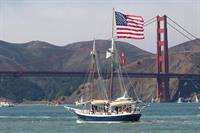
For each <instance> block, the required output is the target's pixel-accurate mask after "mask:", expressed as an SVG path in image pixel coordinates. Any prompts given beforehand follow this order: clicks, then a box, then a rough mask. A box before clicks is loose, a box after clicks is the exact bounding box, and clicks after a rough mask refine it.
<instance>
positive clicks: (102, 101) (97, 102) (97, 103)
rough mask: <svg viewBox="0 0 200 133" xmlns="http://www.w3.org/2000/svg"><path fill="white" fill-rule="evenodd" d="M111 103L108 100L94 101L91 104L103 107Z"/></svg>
mask: <svg viewBox="0 0 200 133" xmlns="http://www.w3.org/2000/svg"><path fill="white" fill-rule="evenodd" d="M108 102H109V101H108V100H92V101H91V104H92V105H103V104H107V103H108Z"/></svg>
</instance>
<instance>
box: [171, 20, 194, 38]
mask: <svg viewBox="0 0 200 133" xmlns="http://www.w3.org/2000/svg"><path fill="white" fill-rule="evenodd" d="M167 18H168V19H169V20H170V21H171V22H173V23H174V24H175V25H177V26H178V27H179V28H181V29H182V30H183V31H185V32H186V33H187V34H189V35H191V36H192V37H193V38H195V39H198V38H197V37H196V36H195V35H193V34H192V33H190V32H189V31H187V30H186V29H185V28H183V27H182V26H181V25H180V24H178V23H177V22H175V21H174V20H173V19H171V18H170V17H168V16H167Z"/></svg>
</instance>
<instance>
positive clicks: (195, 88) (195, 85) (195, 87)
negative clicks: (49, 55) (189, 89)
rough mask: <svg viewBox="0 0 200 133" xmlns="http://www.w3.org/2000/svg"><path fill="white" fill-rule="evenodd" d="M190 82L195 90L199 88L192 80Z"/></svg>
mask: <svg viewBox="0 0 200 133" xmlns="http://www.w3.org/2000/svg"><path fill="white" fill-rule="evenodd" d="M190 81H191V83H192V84H193V86H194V87H195V89H197V88H199V87H198V86H197V85H196V84H195V83H194V82H193V81H192V80H190Z"/></svg>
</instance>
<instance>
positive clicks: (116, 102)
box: [110, 100, 134, 107]
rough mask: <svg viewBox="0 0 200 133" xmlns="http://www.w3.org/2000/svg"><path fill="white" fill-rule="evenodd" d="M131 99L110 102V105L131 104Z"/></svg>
mask: <svg viewBox="0 0 200 133" xmlns="http://www.w3.org/2000/svg"><path fill="white" fill-rule="evenodd" d="M133 103H134V102H133V101H130V100H127V101H114V102H111V103H110V106H112V107H114V106H124V105H131V104H133Z"/></svg>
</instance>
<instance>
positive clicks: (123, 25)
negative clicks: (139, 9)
mask: <svg viewBox="0 0 200 133" xmlns="http://www.w3.org/2000/svg"><path fill="white" fill-rule="evenodd" d="M115 19H116V35H117V38H130V39H144V29H143V26H144V19H143V18H142V17H141V16H135V15H125V14H123V13H120V12H115Z"/></svg>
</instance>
